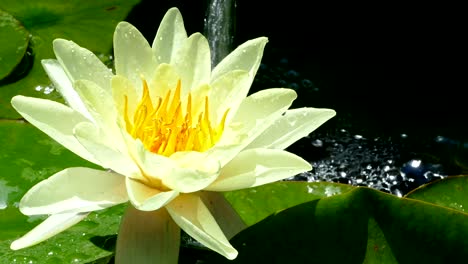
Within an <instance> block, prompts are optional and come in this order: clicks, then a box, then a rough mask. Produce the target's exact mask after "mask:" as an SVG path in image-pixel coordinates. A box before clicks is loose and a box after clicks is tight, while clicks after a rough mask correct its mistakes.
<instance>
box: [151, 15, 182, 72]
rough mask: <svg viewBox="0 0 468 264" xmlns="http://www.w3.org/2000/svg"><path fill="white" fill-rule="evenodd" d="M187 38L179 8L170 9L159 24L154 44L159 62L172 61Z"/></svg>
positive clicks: (154, 51) (154, 50) (155, 54)
mask: <svg viewBox="0 0 468 264" xmlns="http://www.w3.org/2000/svg"><path fill="white" fill-rule="evenodd" d="M186 39H187V32H186V31H185V27H184V21H183V19H182V15H181V14H180V12H179V10H178V9H177V8H171V9H169V10H168V11H167V13H166V14H165V15H164V18H163V19H162V21H161V24H160V25H159V28H158V32H157V33H156V37H155V38H154V41H153V45H152V46H153V53H154V56H155V58H156V62H157V64H161V63H171V62H172V59H173V58H174V56H175V54H177V52H178V51H179V49H180V45H182V43H184V41H185V40H186Z"/></svg>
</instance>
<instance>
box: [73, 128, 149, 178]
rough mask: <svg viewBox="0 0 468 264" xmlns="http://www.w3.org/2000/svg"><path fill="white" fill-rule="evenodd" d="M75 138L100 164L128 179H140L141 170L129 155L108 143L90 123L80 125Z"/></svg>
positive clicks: (76, 129) (75, 132) (75, 131)
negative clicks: (106, 143)
mask: <svg viewBox="0 0 468 264" xmlns="http://www.w3.org/2000/svg"><path fill="white" fill-rule="evenodd" d="M74 134H75V137H76V138H77V139H78V141H79V142H80V143H81V144H82V145H83V146H84V147H85V148H86V149H87V150H88V151H89V152H90V153H91V154H92V155H93V157H94V158H95V159H96V160H98V161H99V164H100V165H101V166H102V167H104V168H107V169H111V170H113V171H115V172H117V173H120V174H122V175H124V176H126V177H132V178H136V179H138V178H140V177H141V176H140V174H141V173H140V170H139V168H138V167H137V166H136V165H135V163H134V161H133V160H132V159H131V157H130V156H129V155H128V153H122V152H119V150H117V149H115V148H113V147H112V146H109V145H105V142H107V141H106V140H105V139H103V135H102V134H100V133H99V131H98V129H97V128H96V127H95V126H93V125H92V124H90V123H80V124H78V125H77V126H76V127H75V130H74Z"/></svg>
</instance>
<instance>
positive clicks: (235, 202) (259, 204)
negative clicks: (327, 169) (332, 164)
mask: <svg viewBox="0 0 468 264" xmlns="http://www.w3.org/2000/svg"><path fill="white" fill-rule="evenodd" d="M354 188H356V187H353V186H351V185H346V184H339V183H330V182H311V183H304V182H276V183H271V184H266V185H263V186H259V187H256V188H250V189H243V190H239V191H233V192H227V193H225V194H224V196H225V197H226V199H227V200H228V201H229V203H231V205H232V206H233V207H234V209H235V210H236V211H237V213H238V214H239V215H240V217H241V218H242V220H243V221H244V223H245V224H246V225H247V226H251V225H253V224H255V223H257V222H259V221H261V220H262V219H264V218H266V217H268V216H269V215H271V214H274V213H277V212H279V211H281V210H284V209H287V208H290V207H293V206H295V205H298V204H301V203H305V202H309V201H313V200H317V199H321V198H325V197H330V196H333V195H337V194H341V193H345V192H348V191H350V190H352V189H354Z"/></svg>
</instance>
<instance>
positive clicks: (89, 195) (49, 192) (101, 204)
mask: <svg viewBox="0 0 468 264" xmlns="http://www.w3.org/2000/svg"><path fill="white" fill-rule="evenodd" d="M124 179H125V177H123V176H122V175H119V174H116V173H111V172H106V171H100V170H93V169H89V168H80V167H77V168H68V169H65V170H62V171H60V172H58V173H56V174H54V175H52V176H51V177H49V178H48V179H46V180H43V181H41V182H39V183H38V184H36V185H34V187H32V188H31V189H30V190H29V191H28V192H27V193H26V194H25V195H24V197H23V198H22V199H21V201H20V205H19V208H20V211H21V212H22V213H23V214H25V215H39V214H59V213H80V212H90V211H96V210H101V209H104V208H107V207H110V206H114V205H117V204H120V203H124V202H127V201H128V197H127V192H126V189H125V182H124Z"/></svg>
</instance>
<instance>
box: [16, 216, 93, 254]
mask: <svg viewBox="0 0 468 264" xmlns="http://www.w3.org/2000/svg"><path fill="white" fill-rule="evenodd" d="M88 214H89V213H64V214H56V215H51V216H49V218H47V219H46V220H44V222H42V223H40V224H39V225H38V226H36V227H35V228H34V229H33V230H31V231H29V232H28V233H27V234H26V235H24V236H23V237H21V238H19V239H17V240H15V241H13V243H11V246H10V248H11V249H13V250H18V249H22V248H25V247H29V246H33V245H36V244H37V243H40V242H42V241H44V240H46V239H48V238H50V237H53V236H55V235H56V234H58V233H60V232H62V231H64V230H65V229H67V228H69V227H71V226H73V225H75V224H77V223H78V222H80V221H81V220H83V219H84V218H86V216H87V215H88Z"/></svg>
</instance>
